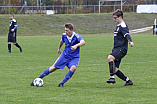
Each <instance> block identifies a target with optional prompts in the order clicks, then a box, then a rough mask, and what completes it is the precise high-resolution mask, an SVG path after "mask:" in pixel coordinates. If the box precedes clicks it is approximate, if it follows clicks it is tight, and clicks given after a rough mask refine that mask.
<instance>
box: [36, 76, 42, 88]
mask: <svg viewBox="0 0 157 104" xmlns="http://www.w3.org/2000/svg"><path fill="white" fill-rule="evenodd" d="M43 84H44V81H43V80H42V79H41V78H36V79H35V80H34V86H36V87H42V86H43Z"/></svg>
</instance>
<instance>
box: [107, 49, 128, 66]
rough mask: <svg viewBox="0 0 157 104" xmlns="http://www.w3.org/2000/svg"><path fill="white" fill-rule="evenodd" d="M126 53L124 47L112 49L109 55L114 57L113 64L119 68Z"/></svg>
mask: <svg viewBox="0 0 157 104" xmlns="http://www.w3.org/2000/svg"><path fill="white" fill-rule="evenodd" d="M126 54H127V50H126V49H117V48H116V49H112V53H111V54H110V55H112V56H114V57H115V59H116V60H115V61H114V62H115V66H116V67H117V68H119V66H120V62H121V59H122V58H123V57H124V56H125V55H126Z"/></svg>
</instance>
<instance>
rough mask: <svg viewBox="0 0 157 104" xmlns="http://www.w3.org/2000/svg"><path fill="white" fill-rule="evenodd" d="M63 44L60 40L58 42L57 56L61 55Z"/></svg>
mask: <svg viewBox="0 0 157 104" xmlns="http://www.w3.org/2000/svg"><path fill="white" fill-rule="evenodd" d="M63 43H64V42H63V41H62V39H61V40H60V42H59V48H58V54H61V47H62V45H63Z"/></svg>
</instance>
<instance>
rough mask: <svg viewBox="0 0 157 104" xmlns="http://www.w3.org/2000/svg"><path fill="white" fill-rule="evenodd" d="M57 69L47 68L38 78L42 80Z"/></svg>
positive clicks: (53, 67)
mask: <svg viewBox="0 0 157 104" xmlns="http://www.w3.org/2000/svg"><path fill="white" fill-rule="evenodd" d="M57 69H58V68H56V67H55V66H53V65H52V66H51V67H50V68H47V69H46V70H44V71H43V72H42V73H41V74H40V76H39V77H38V78H44V77H45V76H47V75H49V74H50V73H52V72H54V71H56V70H57Z"/></svg>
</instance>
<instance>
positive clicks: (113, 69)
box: [109, 61, 115, 76]
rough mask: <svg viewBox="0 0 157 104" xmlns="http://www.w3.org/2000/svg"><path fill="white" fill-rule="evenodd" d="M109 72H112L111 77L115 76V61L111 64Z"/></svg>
mask: <svg viewBox="0 0 157 104" xmlns="http://www.w3.org/2000/svg"><path fill="white" fill-rule="evenodd" d="M109 70H110V76H113V75H114V74H115V63H114V61H111V62H109Z"/></svg>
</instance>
